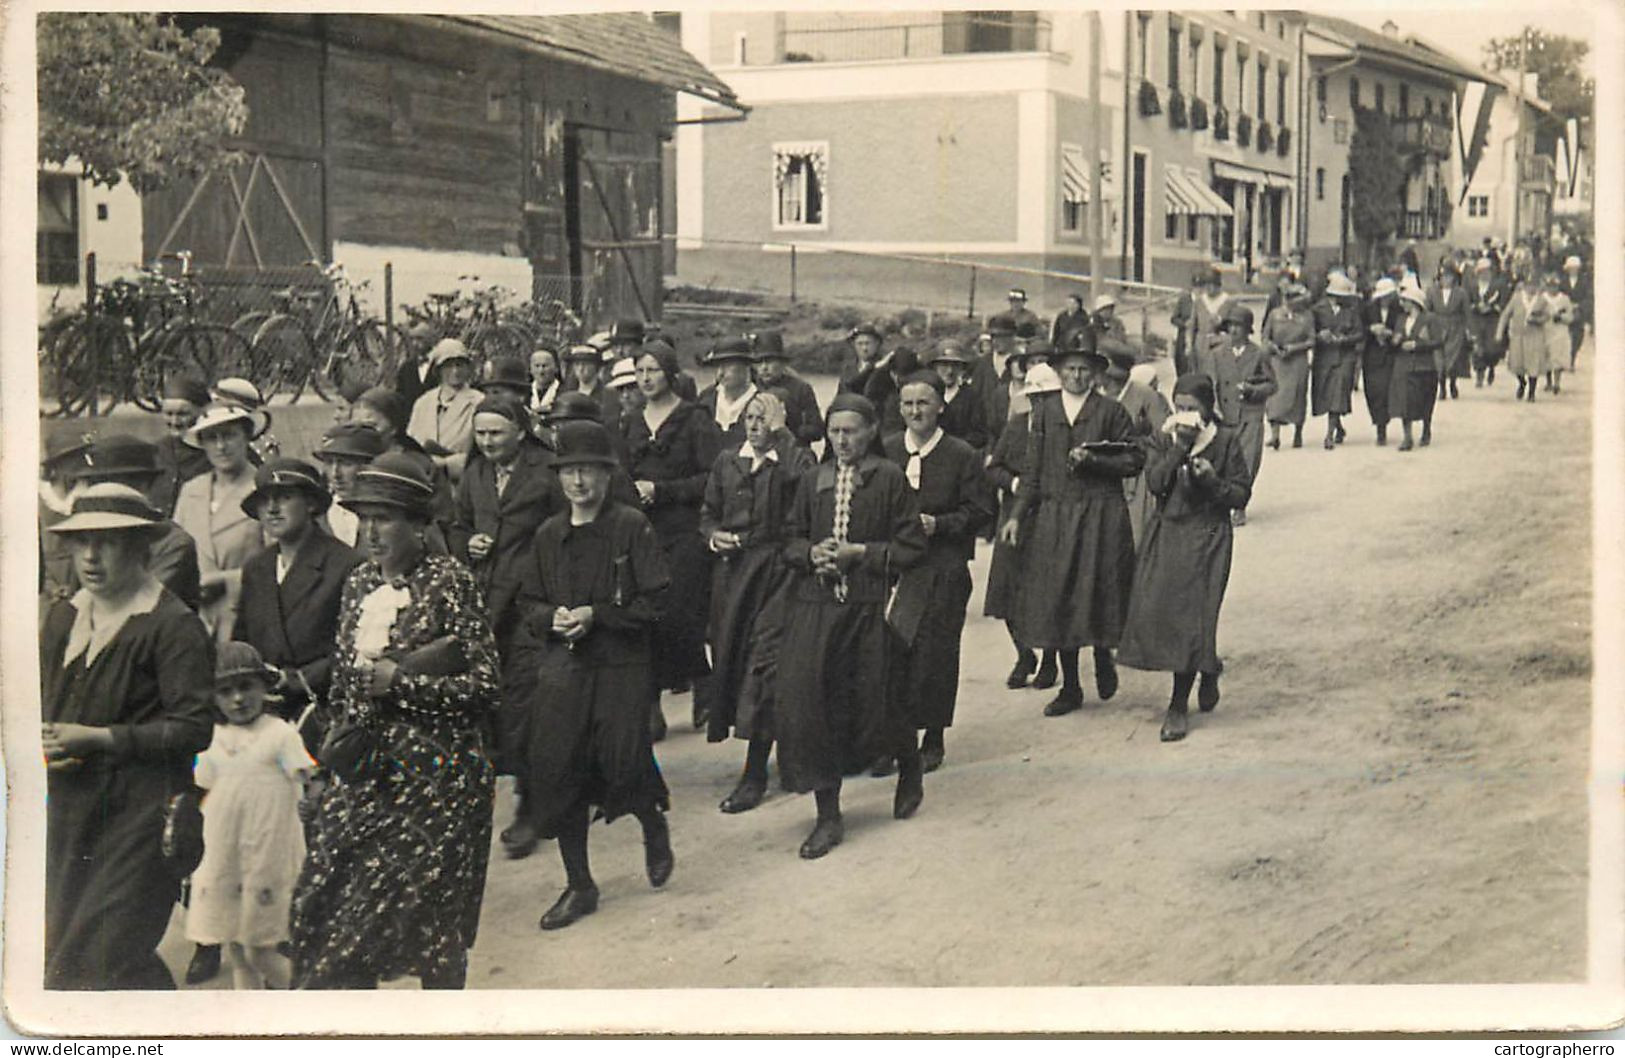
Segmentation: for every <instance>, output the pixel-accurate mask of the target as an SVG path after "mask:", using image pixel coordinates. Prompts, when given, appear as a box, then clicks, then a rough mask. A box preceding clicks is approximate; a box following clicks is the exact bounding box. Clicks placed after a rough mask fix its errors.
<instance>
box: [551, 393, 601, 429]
mask: <svg viewBox="0 0 1625 1058" xmlns="http://www.w3.org/2000/svg"><path fill="white" fill-rule="evenodd" d="M603 414H604V411H603V408H601V407H600V406H599V404H598V402H597V401H596V400H593V399H592V398H591V397H589V396H587V395H586V394H585V393H577V392H576V391H575V390H569V391H567V392H564V393H560V394H559V395H558V396H557V397H555V398H554V399H553V407H552V408H551V409H550V410H549V411H548V413H547V421H548V422H549V423H565V422H598V421H600V419H601V418H602V416H603Z"/></svg>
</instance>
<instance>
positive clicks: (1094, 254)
mask: <svg viewBox="0 0 1625 1058" xmlns="http://www.w3.org/2000/svg"><path fill="white" fill-rule="evenodd" d="M1100 31H1101V28H1100V9H1099V8H1095V9H1094V10H1091V11H1090V12H1089V305H1090V308H1091V311H1093V306H1094V304H1095V301H1096V300H1097V299H1099V297H1100V295H1101V294H1102V293H1104V292H1105V279H1104V277H1103V276H1102V274H1101V273H1102V272H1103V271H1104V270H1105V265H1106V231H1105V228H1106V196H1105V191H1104V190H1103V188H1102V187H1101V180H1100V167H1101V165H1102V164H1103V163H1102V162H1101V154H1102V153H1103V152H1102V148H1104V147H1105V145H1106V136H1105V134H1104V133H1103V132H1102V131H1101V120H1100V119H1101V99H1100V91H1101V71H1100ZM1124 120H1125V122H1126V121H1127V115H1124Z"/></svg>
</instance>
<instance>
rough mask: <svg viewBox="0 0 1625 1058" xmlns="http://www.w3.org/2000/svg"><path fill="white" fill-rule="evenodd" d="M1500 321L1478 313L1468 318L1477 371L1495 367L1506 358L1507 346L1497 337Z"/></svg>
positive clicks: (1473, 358) (1474, 365)
mask: <svg viewBox="0 0 1625 1058" xmlns="http://www.w3.org/2000/svg"><path fill="white" fill-rule="evenodd" d="M1498 323H1499V320H1498V318H1497V317H1495V316H1493V315H1492V316H1483V315H1479V314H1478V313H1474V314H1473V315H1471V316H1469V317H1467V330H1468V332H1469V333H1470V334H1472V336H1473V339H1474V341H1473V351H1472V361H1473V367H1474V368H1477V369H1482V368H1487V367H1493V366H1495V365H1496V364H1499V363H1500V362H1501V358H1502V357H1504V356H1506V346H1504V345H1502V344H1501V342H1499V341H1498V340H1497V339H1496V337H1495V329H1496V325H1497V324H1498Z"/></svg>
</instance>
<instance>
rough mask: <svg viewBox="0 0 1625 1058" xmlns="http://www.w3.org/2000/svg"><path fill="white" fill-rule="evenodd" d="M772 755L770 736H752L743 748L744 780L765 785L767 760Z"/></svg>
mask: <svg viewBox="0 0 1625 1058" xmlns="http://www.w3.org/2000/svg"><path fill="white" fill-rule="evenodd" d="M772 755H773V740H772V739H770V738H753V739H751V740H750V745H749V746H748V747H747V748H746V750H745V774H744V777H743V781H744V782H748V783H751V784H753V785H758V786H766V785H767V761H768V758H769V757H771V756H772Z"/></svg>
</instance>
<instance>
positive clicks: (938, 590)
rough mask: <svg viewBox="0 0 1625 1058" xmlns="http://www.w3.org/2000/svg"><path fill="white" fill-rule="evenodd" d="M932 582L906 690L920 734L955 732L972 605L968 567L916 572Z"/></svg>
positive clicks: (914, 572) (908, 664)
mask: <svg viewBox="0 0 1625 1058" xmlns="http://www.w3.org/2000/svg"><path fill="white" fill-rule="evenodd" d="M904 576H905V577H914V576H924V577H927V578H929V579H930V581H931V586H930V588H929V592H930V595H929V600H930V601H929V602H927V603H926V605H925V610H924V612H923V613H922V614H921V616H920V625H919V630H918V631H917V632H916V633H915V635H914V642H913V643H912V644H911V645H910V646H909V648H908V653H907V662H906V668H905V670H904V671H905V673H906V675H905V676H904V677H903V681H902V685H901V688H900V690H901V693H902V694H903V696H904V708H905V711H906V712H907V714H908V717H909V720H910V722H911V723H912V724H913V725H914V727H915V728H916V729H918V730H923V729H925V728H928V727H951V726H953V722H954V706H955V705H956V703H957V702H958V700H959V649H960V637H961V635H962V634H963V633H964V631H965V607H966V606H967V605H969V603H970V595H971V578H970V570H969V569H967V568H965V566H963V565H953V566H944V567H942V568H931V569H921V570H910V571H909V572H908V573H906V574H904Z"/></svg>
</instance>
